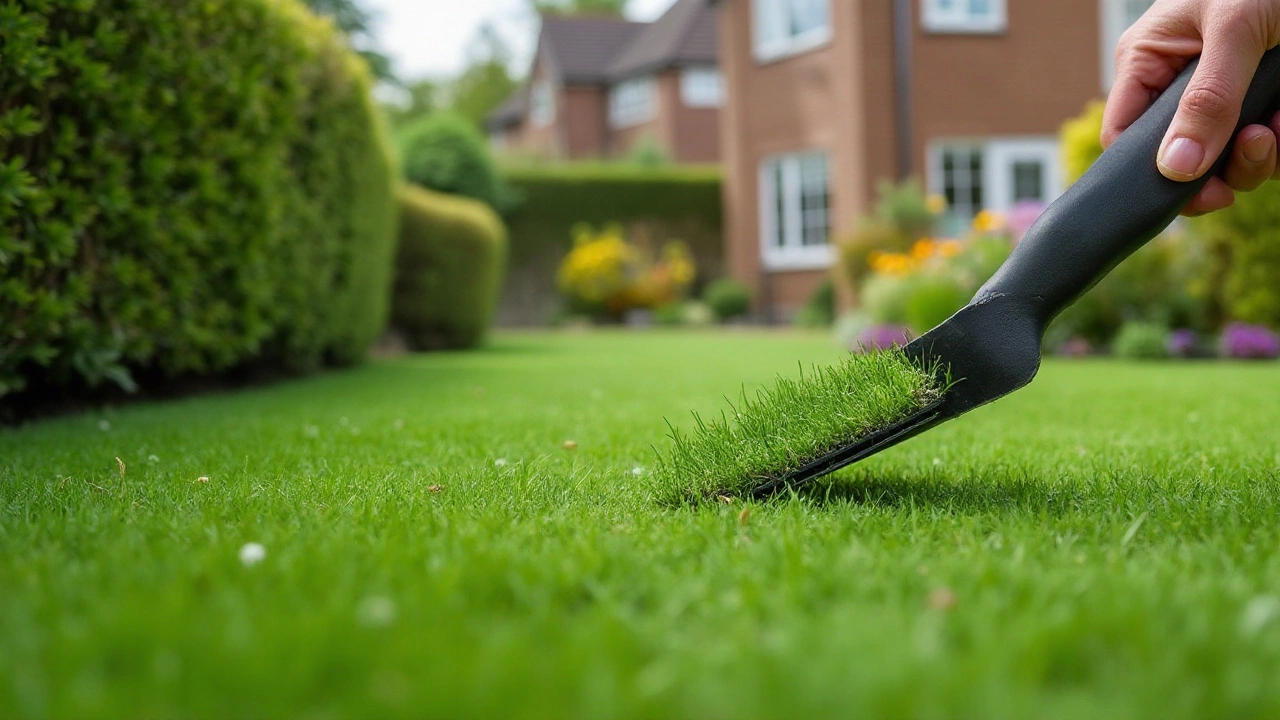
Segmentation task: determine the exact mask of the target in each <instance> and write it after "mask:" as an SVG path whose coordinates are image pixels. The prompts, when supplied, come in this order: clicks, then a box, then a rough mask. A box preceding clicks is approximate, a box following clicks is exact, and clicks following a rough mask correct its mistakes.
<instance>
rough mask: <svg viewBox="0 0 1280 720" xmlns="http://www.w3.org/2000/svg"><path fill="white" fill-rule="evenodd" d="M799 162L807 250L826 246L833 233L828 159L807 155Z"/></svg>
mask: <svg viewBox="0 0 1280 720" xmlns="http://www.w3.org/2000/svg"><path fill="white" fill-rule="evenodd" d="M799 162H800V208H801V212H802V223H801V228H802V233H801V235H802V237H801V243H802V244H803V245H804V246H805V247H812V246H820V245H826V244H827V242H828V238H829V235H830V233H831V223H830V212H829V208H830V203H831V198H830V192H829V189H828V178H827V173H828V169H827V158H826V156H825V155H816V154H815V155H805V156H802V157H801V158H800V160H799Z"/></svg>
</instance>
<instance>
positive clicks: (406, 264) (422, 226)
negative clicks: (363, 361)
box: [391, 187, 507, 350]
mask: <svg viewBox="0 0 1280 720" xmlns="http://www.w3.org/2000/svg"><path fill="white" fill-rule="evenodd" d="M400 212H401V221H400V249H399V251H398V254H397V259H396V280H395V292H394V295H393V299H392V305H391V307H392V311H391V323H392V325H393V326H395V328H396V329H398V330H400V331H401V332H402V333H403V334H404V337H405V340H406V341H407V342H408V344H409V347H410V348H412V349H414V350H444V349H461V348H470V347H475V346H476V345H479V344H480V343H481V342H482V341H483V340H484V336H485V334H486V333H487V332H488V330H489V327H490V325H492V323H493V314H494V310H495V308H496V307H497V304H498V293H499V291H500V290H501V288H502V274H503V269H504V266H505V264H506V256H507V231H506V228H505V227H503V225H502V220H501V219H499V218H498V216H497V215H496V214H495V213H494V212H493V211H492V210H491V209H489V207H488V206H487V205H485V204H484V203H482V202H479V201H477V200H472V199H469V198H463V197H458V196H450V195H442V194H440V193H435V192H431V191H430V190H424V189H422V188H417V187H406V188H404V189H403V190H401V192H400Z"/></svg>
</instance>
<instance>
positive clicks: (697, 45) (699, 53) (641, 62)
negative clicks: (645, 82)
mask: <svg viewBox="0 0 1280 720" xmlns="http://www.w3.org/2000/svg"><path fill="white" fill-rule="evenodd" d="M717 12H718V10H717V8H716V7H715V6H714V3H713V2H712V0H678V1H677V2H676V4H675V5H673V6H672V7H671V9H670V10H668V11H667V12H666V14H664V15H663V16H662V17H660V18H658V20H657V21H656V22H654V23H651V24H649V25H647V26H646V27H645V28H644V29H643V30H642V31H641V32H640V33H639V34H638V35H637V36H636V38H635V39H634V40H632V41H631V42H630V43H629V44H628V45H627V46H626V48H625V49H623V50H622V52H620V53H618V55H617V57H615V58H614V59H613V62H612V63H611V64H610V65H609V75H610V77H611V78H613V79H615V80H621V79H623V78H625V77H627V76H629V75H636V74H639V73H642V72H646V71H650V70H657V69H661V68H665V67H671V66H678V65H696V64H714V63H716V62H717V60H718V55H719V46H720V42H719V40H720V38H719V31H718V27H719V26H718V17H717Z"/></svg>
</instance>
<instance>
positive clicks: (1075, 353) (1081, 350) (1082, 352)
mask: <svg viewBox="0 0 1280 720" xmlns="http://www.w3.org/2000/svg"><path fill="white" fill-rule="evenodd" d="M1058 354H1059V355H1061V356H1062V357H1072V358H1081V357H1089V356H1090V355H1092V354H1093V345H1090V344H1089V341H1088V340H1085V339H1084V338H1081V337H1077V338H1071V339H1070V340H1068V341H1066V342H1064V343H1062V344H1061V345H1059V346H1058Z"/></svg>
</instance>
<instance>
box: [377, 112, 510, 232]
mask: <svg viewBox="0 0 1280 720" xmlns="http://www.w3.org/2000/svg"><path fill="white" fill-rule="evenodd" d="M399 140H400V150H401V157H402V161H403V163H404V174H405V177H406V178H407V179H408V180H409V181H410V182H412V183H415V184H417V185H421V186H422V187H425V188H427V189H428V190H435V191H437V192H442V193H448V194H450V195H462V196H464V197H469V198H474V199H476V200H479V201H481V202H483V203H485V204H487V205H488V206H489V207H491V208H494V209H498V210H501V209H502V208H503V206H504V205H505V204H506V203H505V195H506V193H505V191H504V190H503V184H502V180H501V178H500V176H499V174H498V169H497V167H496V166H495V165H494V162H493V158H492V157H491V156H490V155H489V146H488V144H487V143H486V142H485V139H484V136H482V135H481V134H480V131H479V130H477V129H476V127H475V126H474V125H472V124H471V123H469V122H467V121H466V120H464V119H463V118H460V117H457V116H455V115H450V114H448V113H442V114H438V115H431V116H429V117H426V118H424V119H422V120H419V121H418V122H415V123H413V124H412V125H409V126H408V127H406V128H404V129H403V130H402V131H400V134H399Z"/></svg>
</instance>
